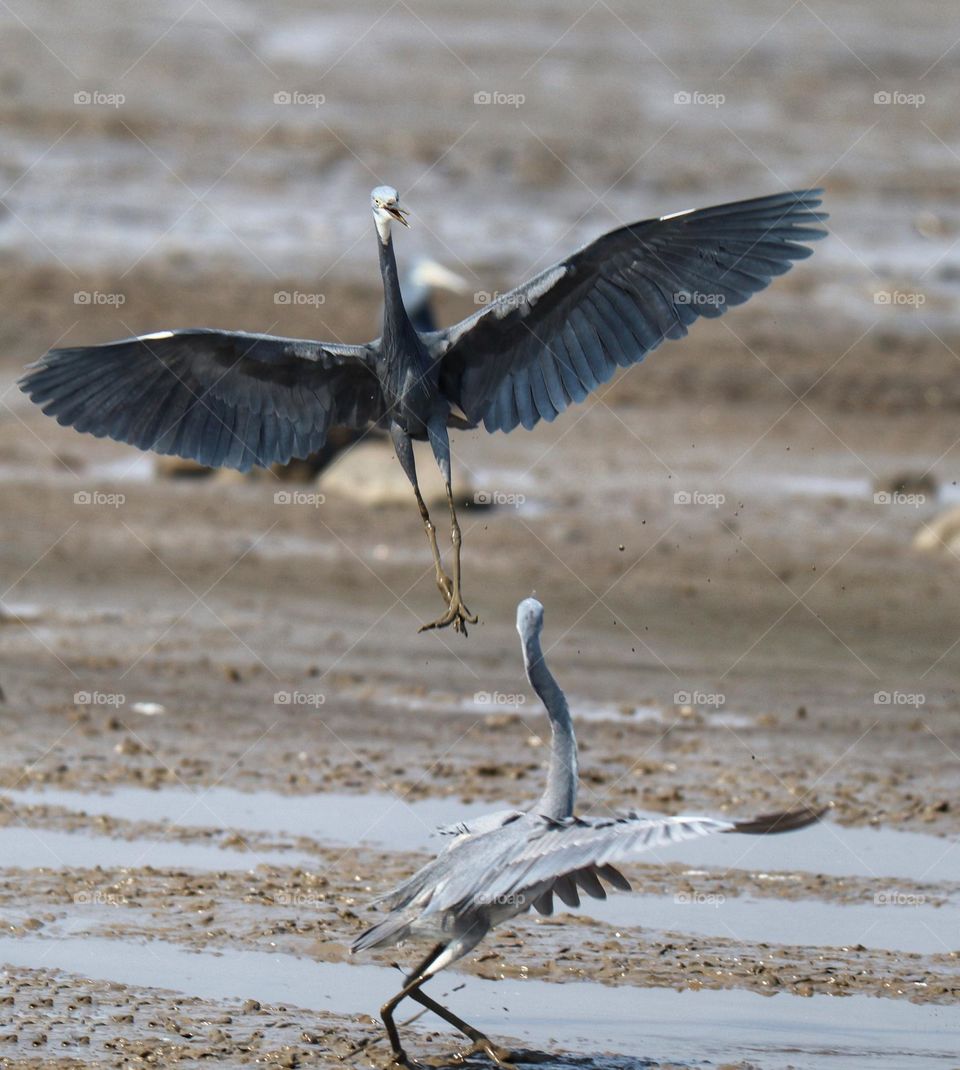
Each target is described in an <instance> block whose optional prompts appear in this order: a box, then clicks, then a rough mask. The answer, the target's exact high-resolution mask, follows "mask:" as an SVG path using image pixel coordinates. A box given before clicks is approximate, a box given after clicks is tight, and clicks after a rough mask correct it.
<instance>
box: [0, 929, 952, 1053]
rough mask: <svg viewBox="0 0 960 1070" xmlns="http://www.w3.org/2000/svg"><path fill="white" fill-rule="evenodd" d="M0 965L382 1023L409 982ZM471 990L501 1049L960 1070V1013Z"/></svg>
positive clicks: (489, 987) (24, 945) (168, 952)
mask: <svg viewBox="0 0 960 1070" xmlns="http://www.w3.org/2000/svg"><path fill="white" fill-rule="evenodd" d="M0 961H3V962H5V963H7V964H9V965H12V966H18V967H25V968H33V969H54V968H57V969H61V970H65V971H67V972H68V973H75V974H79V975H82V976H84V977H93V978H95V979H98V980H105V981H111V982H114V983H119V984H126V985H134V986H137V987H149V988H159V989H165V990H173V991H178V992H183V993H186V994H188V995H191V996H199V997H201V998H205V999H217V1000H221V999H230V1000H236V999H256V1000H259V1001H260V1002H262V1003H279V1004H282V1005H285V1006H287V1007H298V1008H302V1009H304V1010H308V1011H310V1010H313V1011H327V1012H330V1013H333V1014H341V1015H356V1014H361V1013H364V1014H374V1013H375V1012H376V1008H377V1007H378V1006H379V1005H380V1004H381V1003H382V1002H384V1001H385V1000H386V999H387V998H388V997H389V996H390V995H391V994H393V993H394V992H395V991H396V989H397V987H398V980H399V975H398V974H397V972H396V971H394V970H390V969H387V968H385V967H379V966H371V965H364V964H360V963H358V964H353V963H329V962H312V961H310V960H307V959H300V958H295V957H293V956H289V955H281V954H267V953H265V952H258V951H235V950H228V951H224V952H221V953H211V952H191V951H187V950H184V949H182V948H178V947H176V946H174V945H172V944H166V943H164V942H163V941H160V940H153V941H150V942H147V943H132V942H126V941H122V940H110V939H100V938H78V937H71V938H65V939H53V940H51V939H44V938H38V937H33V936H30V937H22V938H19V939H10V938H7V939H4V940H3V942H2V943H0ZM461 981H463V978H461V977H457V976H456V975H455V974H453V973H450V974H447V975H441V976H440V977H439V978H437V980H436V981H434V982H433V984H432V991H433V993H434V994H435V995H436V996H438V997H440V998H442V999H443V1001H444V1003H447V1004H449V1006H450V1008H451V1009H452V1010H453V1011H454V1012H457V1013H459V1014H461V1015H464V1016H466V1017H467V1018H468V1019H469V1020H470V1021H472V1022H474V1023H475V1024H476V1025H477V1026H478V1027H479V1028H481V1029H483V1030H485V1031H489V1032H490V1034H491V1035H492V1036H494V1037H504V1038H506V1037H511V1036H512V1037H516V1038H517V1039H519V1040H522V1041H523V1042H524V1043H526V1044H531V1045H536V1046H541V1045H545V1046H548V1047H551V1048H552V1047H563V1048H567V1049H572V1050H575V1051H581V1052H596V1051H603V1052H610V1051H611V1050H613V1051H617V1050H619V1051H620V1052H623V1053H626V1054H631V1055H634V1056H636V1055H638V1053H642V1054H643V1055H644V1056H645V1057H648V1058H654V1059H658V1060H671V1059H672V1060H678V1061H679V1060H686V1061H692V1060H703V1059H707V1060H711V1061H718V1060H724V1059H729V1058H730V1057H731V1056H733V1057H738V1058H739V1057H743V1056H747V1057H756V1056H762V1057H763V1059H764V1067H765V1068H769V1070H772V1068H774V1067H777V1068H785V1067H787V1066H797V1065H802V1066H803V1067H804V1070H847V1068H852V1067H858V1068H859V1067H862V1066H865V1065H868V1066H870V1067H872V1068H889V1070H914V1068H916V1070H920V1068H926V1067H955V1066H956V1045H957V1037H958V1035H960V1008H956V1007H942V1006H923V1005H916V1004H912V1003H909V1002H907V1001H905V1000H888V999H876V998H872V997H869V996H847V997H844V998H837V997H831V996H813V997H811V998H807V999H805V998H802V997H798V996H791V995H783V994H781V995H778V996H776V997H775V998H769V997H765V996H760V995H756V994H754V993H751V992H738V991H724V990H720V991H709V990H705V991H701V992H676V991H673V990H671V989H658V988H651V989H633V988H604V987H601V986H599V985H596V984H592V983H590V982H570V983H568V984H549V983H547V982H543V981H533V980H530V981H512V980H511V981H499V982H491V981H484V980H480V979H477V978H468V979H467V980H466V983H465V986H464V988H463V990H462V991H458V992H452V991H450V990H451V989H452V988H453V987H454V986H455V985H456V984H459V983H460V982H461ZM431 1025H432V1023H431Z"/></svg>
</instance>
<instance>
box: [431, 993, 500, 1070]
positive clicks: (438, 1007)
mask: <svg viewBox="0 0 960 1070" xmlns="http://www.w3.org/2000/svg"><path fill="white" fill-rule="evenodd" d="M410 998H411V999H412V1000H416V1002H417V1003H419V1004H420V1005H421V1006H422V1007H426V1008H427V1010H429V1011H433V1013H434V1014H435V1015H437V1017H438V1018H442V1019H443V1020H444V1021H445V1022H448V1023H449V1024H450V1025H452V1026H453V1028H454V1029H456V1030H458V1031H459V1032H461V1033H463V1035H464V1036H465V1037H467V1039H468V1040H472V1041H473V1046H472V1047H471V1048H469V1049H468V1050H467V1051H465V1052H461V1054H460V1056H459V1058H460V1059H461V1060H463V1059H466V1058H468V1057H469V1056H470V1055H473V1054H474V1053H475V1052H477V1053H479V1052H483V1054H485V1055H487V1056H488V1057H489V1058H490V1059H492V1060H493V1062H494V1063H495V1064H496V1065H497V1066H499V1067H501V1068H506V1070H512V1068H511V1064H510V1062H509V1059H510V1054H511V1053H510V1052H508V1051H504V1049H503V1048H501V1047H499V1046H498V1045H496V1044H494V1043H493V1041H492V1040H491V1039H490V1038H489V1037H488V1036H487V1035H486V1033H481V1032H480V1030H479V1029H477V1028H476V1027H475V1026H472V1025H470V1023H469V1022H465V1021H464V1020H463V1019H462V1018H458V1017H457V1016H456V1015H455V1014H454V1013H453V1011H451V1010H448V1009H447V1008H446V1007H444V1006H443V1004H442V1003H437V1001H436V1000H435V999H431V997H430V996H428V995H427V994H426V993H425V992H424V991H423V989H422V988H417V989H415V990H414V991H413V992H411V993H410ZM421 1013H422V1012H421Z"/></svg>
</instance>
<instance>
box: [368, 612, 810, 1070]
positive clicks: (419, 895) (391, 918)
mask: <svg viewBox="0 0 960 1070" xmlns="http://www.w3.org/2000/svg"><path fill="white" fill-rule="evenodd" d="M542 628H543V606H542V605H541V604H540V603H539V602H538V601H536V599H534V598H527V599H526V600H525V601H523V602H521V603H520V605H519V607H518V609H517V631H518V632H519V633H520V641H521V644H522V646H523V660H524V664H525V666H526V670H527V677H528V679H529V680H530V685H531V686H532V687H533V689H534V691H536V693H537V695H538V696H539V697H540V700H541V701H542V702H543V705H544V706H545V707H546V711H547V715H548V717H549V718H550V728H551V735H552V739H551V747H550V764H549V769H548V772H547V785H546V790H545V791H544V793H543V795H542V796H541V797H540V799H539V801H538V802H537V803H536V805H535V806H533V807H532V808H531V809H530V810H505V811H501V812H498V813H494V814H489V815H487V816H485V817H481V818H479V819H478V820H476V821H471V822H470V823H469V824H461V825H456V826H452V827H451V828H447V829H442V830H441V831H442V832H445V833H446V834H448V835H451V836H452V837H453V839H452V840H451V842H450V843H449V845H448V846H447V847H446V848H445V849H444V850H443V851H442V852H441V853H440V854H439V855H438V856H437V857H436V858H435V859H434V860H433V861H432V862H429V863H427V865H425V866H424V867H423V868H422V869H420V870H418V872H416V873H415V874H414V875H413V876H412V877H411V878H410V879H409V880H407V881H405V882H404V883H403V884H401V885H400V886H399V887H398V888H395V889H394V890H393V891H392V892H388V893H387V894H386V895H384V896H381V897H380V898H379V899H378V900H376V901H377V902H379V903H383V904H385V905H386V906H387V908H388V909H389V914H388V915H387V917H386V918H385V919H384V920H383V921H381V922H379V923H378V924H377V925H374V926H373V927H372V928H370V929H368V930H367V931H366V932H365V933H363V934H362V935H361V936H359V937H358V938H357V940H356V941H355V942H354V944H353V951H355V952H356V951H364V950H366V949H367V948H375V947H390V946H392V945H394V944H398V943H400V942H402V941H405V940H423V941H429V942H430V943H432V944H433V948H432V950H431V951H430V953H429V954H428V955H427V957H426V958H425V959H423V961H422V962H420V963H419V965H417V966H416V967H415V969H414V970H413V971H412V972H411V973H410V974H409V975H408V976H407V978H406V983H405V984H404V986H403V988H402V989H401V990H400V991H399V992H398V993H397V994H396V996H394V997H393V998H392V999H391V1000H389V1001H388V1002H387V1003H386V1004H384V1006H383V1008H382V1009H381V1015H382V1017H383V1024H384V1027H385V1028H386V1031H387V1036H388V1037H389V1040H390V1044H391V1047H392V1048H393V1055H394V1061H395V1062H396V1063H398V1064H400V1065H402V1066H410V1065H412V1064H411V1063H410V1062H409V1061H408V1059H407V1056H406V1054H405V1052H404V1050H403V1046H402V1044H401V1043H400V1037H399V1033H398V1032H397V1027H396V1024H395V1023H394V1020H393V1014H394V1011H395V1010H396V1008H397V1005H398V1004H399V1003H400V1002H401V1001H402V1000H404V999H406V998H410V999H413V1000H415V1001H416V1002H418V1003H420V1004H421V1005H422V1006H424V1007H426V1008H428V1009H429V1010H431V1011H433V1012H435V1013H436V1014H437V1015H439V1016H440V1017H441V1018H443V1019H444V1020H445V1021H447V1022H448V1023H449V1024H450V1025H452V1026H453V1027H454V1028H455V1029H457V1030H458V1031H460V1032H461V1033H463V1034H464V1035H465V1036H466V1037H467V1038H468V1039H469V1040H471V1041H472V1042H473V1049H472V1050H474V1051H477V1052H484V1053H485V1054H486V1055H488V1056H489V1057H490V1058H491V1059H493V1061H494V1062H495V1063H497V1065H499V1066H509V1059H510V1054H509V1053H508V1052H505V1051H503V1050H502V1049H501V1048H500V1047H498V1046H497V1045H495V1044H494V1043H493V1042H492V1041H491V1040H490V1039H489V1038H488V1037H486V1036H485V1035H484V1034H483V1033H481V1032H480V1030H478V1029H475V1028H474V1027H473V1026H471V1025H469V1024H468V1023H466V1022H464V1021H463V1020H462V1019H461V1018H458V1017H457V1016H456V1015H455V1014H453V1013H451V1012H450V1011H449V1010H447V1009H446V1008H445V1007H443V1006H441V1005H440V1004H439V1003H437V1002H436V1001H435V1000H433V999H431V998H430V997H429V996H426V995H425V994H424V993H423V992H422V991H421V989H422V986H423V984H424V983H425V982H426V981H427V980H429V978H431V977H432V976H433V975H434V974H436V973H437V972H438V971H440V970H442V969H443V968H444V967H445V966H449V965H450V964H451V963H453V962H456V961H457V959H459V958H462V957H463V956H464V955H466V954H467V953H468V952H469V951H471V950H472V949H473V948H474V947H476V945H477V944H478V943H480V941H481V940H482V939H483V938H484V937H485V936H486V935H487V933H488V932H489V931H490V930H491V929H493V928H494V927H495V926H497V925H499V924H501V923H502V922H504V921H507V920H509V919H510V918H513V917H516V915H518V914H523V913H525V912H527V911H529V910H530V908H531V907H532V908H533V909H534V910H536V911H538V912H539V913H541V914H551V913H552V912H553V897H554V895H557V896H559V898H560V899H561V900H562V901H563V902H564V903H566V904H567V906H574V907H575V906H579V905H580V898H579V892H578V889H579V890H581V891H584V892H586V894H587V895H589V896H592V897H594V898H596V899H605V898H606V891H605V889H604V887H603V883H602V882H604V881H605V882H606V883H607V884H609V885H611V886H612V887H614V888H619V889H621V890H624V891H629V890H630V885H629V883H628V882H627V879H626V878H625V877H624V876H623V874H622V873H621V872H620V871H619V870H618V869H616V868H615V865H614V864H615V863H618V862H626V861H629V860H630V859H633V858H635V857H636V856H638V855H640V854H642V853H643V852H645V851H650V850H653V849H655V848H659V847H665V846H668V845H669V844H672V843H679V842H680V841H682V840H688V839H692V838H694V837H698V836H709V835H712V834H713V833H719V832H740V833H749V834H753V835H758V834H768V833H777V832H791V831H793V830H795V829H801V828H804V827H806V826H807V825H810V824H812V823H813V822H815V821H816V820H817V819H818V818H819V817H820V816H821V813H822V811H814V810H811V809H808V808H799V809H796V810H793V811H791V812H784V813H779V814H770V815H768V816H766V817H759V818H755V819H753V820H750V821H730V820H727V819H723V818H713V817H693V816H683V817H645V816H642V815H640V814H637V813H635V812H629V813H624V814H620V815H617V816H614V817H578V816H575V815H574V809H575V805H576V799H577V781H578V775H579V774H578V765H577V742H576V738H575V736H574V731H573V723H572V721H571V718H570V710H569V708H568V707H567V700H566V696H565V695H564V693H563V691H561V689H560V686H559V684H558V683H557V681H556V680H555V679H554V677H553V675H552V674H551V672H550V670H549V669H548V668H547V665H546V662H545V660H544V656H543V650H542V648H541V646H540V633H541V630H542Z"/></svg>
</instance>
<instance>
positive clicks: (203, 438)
mask: <svg viewBox="0 0 960 1070" xmlns="http://www.w3.org/2000/svg"><path fill="white" fill-rule="evenodd" d="M819 205H820V191H819V190H800V191H797V192H791V193H780V194H775V195H773V196H770V197H760V198H756V199H754V200H747V201H738V202H736V203H733V204H725V205H719V206H717V207H713V208H705V209H700V210H697V211H688V212H681V213H677V214H674V215H670V216H663V217H660V218H658V219H649V220H646V221H643V222H639V223H633V224H630V225H629V226H626V227H621V228H620V229H619V230H614V231H611V232H610V233H608V234H605V235H603V236H602V237H600V238H598V239H597V240H596V241H594V242H591V243H590V244H589V245H587V246H585V247H584V248H582V249H580V250H579V251H578V252H575V253H573V254H572V255H570V256H568V257H566V258H565V259H564V260H561V261H560V262H559V263H557V264H555V265H553V267H550V268H548V269H547V270H546V271H544V272H541V273H540V274H539V275H538V276H536V277H535V278H533V279H531V280H530V281H529V282H527V283H525V284H524V285H522V286H519V287H517V288H516V289H515V290H512V291H510V292H509V293H507V294H504V295H502V296H501V297H499V298H498V299H497V300H495V301H492V302H491V303H489V304H487V305H485V306H484V307H483V308H482V309H480V310H479V311H477V312H476V313H474V314H473V315H472V316H469V317H468V318H467V319H465V320H463V322H461V323H459V324H457V325H456V326H453V327H450V328H447V329H444V330H435V331H422V330H418V329H417V327H416V326H415V325H414V323H412V322H411V318H410V315H409V313H408V310H407V308H406V307H405V306H404V302H403V298H402V295H401V289H400V284H399V281H398V276H397V263H396V259H395V256H394V249H393V240H392V235H391V228H390V224H391V221H395V222H400V223H403V224H404V225H405V226H406V225H408V224H407V221H406V219H405V217H404V214H403V212H402V210H401V209H400V204H399V195H398V194H397V192H396V190H394V189H392V188H391V187H389V186H379V187H377V188H376V189H375V190H374V191H373V193H372V194H371V206H372V209H373V214H374V220H375V222H376V226H377V234H378V238H379V241H378V249H379V254H380V270H381V276H382V280H383V288H384V313H383V329H382V332H381V335H380V337H379V338H377V339H375V340H374V341H372V342H369V343H367V344H366V345H341V344H334V343H327V342H313V341H305V340H298V339H291V338H275V337H271V336H268V335H259V334H246V333H243V332H239V331H221V330H211V329H194V330H176V331H159V332H156V333H154V334H147V335H140V336H138V337H134V338H127V339H123V340H122V341H119V342H111V343H108V344H106V345H97V346H75V347H70V348H66V349H53V350H50V352H48V353H47V354H46V355H45V356H44V357H42V358H41V359H40V360H39V361H37V362H36V363H35V364H32V365H30V367H29V368H28V370H27V374H26V375H25V376H24V377H23V378H22V379H21V380H20V386H21V389H22V390H24V391H25V392H26V393H27V394H28V395H29V396H30V397H31V398H32V399H33V400H34V401H35V402H36V403H37V404H38V405H40V406H41V407H42V408H43V411H44V412H45V413H47V414H49V415H50V416H53V417H55V418H56V419H57V421H58V422H59V423H61V424H65V425H70V426H73V427H75V428H77V429H78V430H80V431H86V432H89V433H90V434H93V435H96V436H98V437H103V436H107V437H110V438H113V439H116V440H118V441H120V442H127V443H130V444H131V445H134V446H137V447H139V448H140V449H152V450H154V451H155V452H157V453H173V454H177V455H179V456H181V457H186V458H189V459H191V460H194V461H198V462H199V463H200V464H203V465H208V466H211V467H218V466H221V465H225V466H227V467H231V468H237V469H239V470H241V471H245V470H247V469H249V468H250V467H252V466H253V465H264V466H267V465H271V464H274V463H280V464H285V463H287V462H288V461H289V460H290V459H291V458H294V457H306V456H308V455H309V454H311V453H314V452H316V451H317V450H319V449H320V448H321V447H322V446H323V443H324V441H325V439H326V436H327V434H328V432H329V430H330V428H331V427H335V426H343V427H347V428H352V429H360V428H364V427H366V426H369V425H377V426H380V427H383V428H387V429H389V431H390V433H391V436H392V438H393V442H394V445H395V447H396V450H397V456H398V458H399V460H400V462H401V464H402V465H403V467H404V470H405V472H406V473H407V475H408V477H409V478H410V481H411V483H412V484H413V486H414V490H415V491H416V493H417V495H418V505H419V507H420V512H421V517H422V519H423V522H424V525H425V528H426V530H427V533H428V535H429V536H430V538H431V550H432V552H433V555H434V565H435V569H436V581H437V586H438V587H439V588H440V590H441V593H442V594H443V596H444V598H445V599H446V601H447V603H448V611H447V613H446V614H445V615H444V616H443V617H442V618H440V619H439V620H437V621H435V622H434V624H433V625H431V626H440V627H442V626H445V625H447V624H451V623H453V624H454V626H455V627H456V628H457V629H458V630H463V631H465V630H466V628H465V624H466V623H467V622H472V621H473V620H475V619H476V618H474V617H472V616H471V615H470V613H469V611H468V610H467V609H466V606H465V605H464V604H463V601H462V598H461V594H460V583H459V556H460V532H459V527H458V524H457V519H456V511H455V509H454V505H453V497H452V490H450V448H449V441H448V434H447V429H448V427H460V428H470V427H475V426H479V425H482V426H483V427H485V428H486V429H487V430H488V431H497V430H501V431H510V430H512V429H513V428H515V427H517V426H519V425H522V426H523V427H525V428H532V427H534V426H535V425H536V424H537V423H538V422H539V421H540V420H548V421H549V420H553V419H554V418H555V417H556V416H557V415H558V414H559V413H561V412H563V411H564V410H565V409H566V408H567V407H568V406H569V405H571V404H573V403H574V402H578V401H583V399H584V398H585V397H586V396H587V395H588V394H589V393H590V392H591V391H592V390H594V389H595V388H596V387H597V386H599V385H600V384H601V383H604V382H606V381H607V380H609V379H610V378H611V376H612V375H613V374H614V372H615V371H616V369H617V368H618V367H627V366H628V365H631V364H635V363H637V362H638V361H641V360H643V358H644V357H645V356H646V354H647V353H649V352H651V351H652V350H654V349H656V348H657V346H659V345H660V344H661V342H663V341H664V340H667V339H676V338H681V337H683V336H684V335H685V334H686V333H687V329H688V327H689V326H690V325H691V324H692V323H693V322H694V320H696V319H697V318H698V317H699V316H707V317H712V316H719V315H720V314H721V313H723V312H724V311H725V310H726V309H727V308H728V307H730V306H732V305H737V304H740V303H741V302H743V301H745V300H747V298H748V297H749V296H750V295H751V294H753V293H755V292H756V291H758V290H762V289H763V288H764V287H765V286H767V285H768V284H769V283H770V281H771V280H772V279H773V278H774V277H775V276H777V275H781V274H783V273H784V272H785V271H788V270H789V269H790V267H791V266H792V264H793V262H794V261H795V260H800V259H803V258H804V257H807V256H809V255H810V252H811V250H810V248H808V243H809V242H812V241H814V240H816V239H818V238H822V237H823V236H824V234H825V231H824V230H823V229H821V228H820V227H819V226H818V225H817V224H819V223H820V222H822V221H823V220H824V219H826V216H825V215H824V214H823V213H820V212H819V211H817V209H818V207H819ZM418 439H419V440H427V441H429V442H430V445H431V448H432V450H433V453H434V456H435V458H436V460H437V463H438V465H439V467H440V469H441V472H442V474H443V477H444V481H445V483H446V484H447V487H448V495H447V496H448V502H449V506H450V509H451V535H452V541H453V544H454V574H453V578H452V580H451V579H450V578H449V577H447V576H446V574H445V573H444V572H443V569H442V565H441V562H440V558H439V552H438V550H437V549H436V545H435V543H436V540H435V536H434V533H433V528H432V525H431V523H430V520H429V516H428V514H427V512H426V507H425V506H424V505H423V503H422V500H421V499H420V498H419V490H418V488H417V476H416V468H415V465H414V460H413V450H412V447H411V441H412V440H418Z"/></svg>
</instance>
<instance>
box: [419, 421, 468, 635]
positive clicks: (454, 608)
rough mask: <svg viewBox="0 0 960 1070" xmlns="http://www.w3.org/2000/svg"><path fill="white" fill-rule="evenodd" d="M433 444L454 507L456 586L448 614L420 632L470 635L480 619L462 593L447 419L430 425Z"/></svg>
mask: <svg viewBox="0 0 960 1070" xmlns="http://www.w3.org/2000/svg"><path fill="white" fill-rule="evenodd" d="M428 431H429V434H430V445H431V446H432V447H433V455H434V457H436V459H437V464H438V465H439V466H440V472H441V473H442V475H443V482H444V485H445V486H446V488H447V504H448V505H449V506H450V541H451V544H452V546H453V584H452V589H451V591H450V597H449V599H448V602H449V604H448V606H447V611H446V613H444V614H443V615H442V616H441V617H438V618H437V619H436V620H435V621H433V622H432V623H431V624H424V625H423V627H422V628H421V629H420V631H422V632H423V631H427V630H428V629H430V628H446V627H447V626H448V625H450V624H452V625H453V628H454V631H457V632H463V634H464V635H466V634H467V625H468V624H476V623H477V620H478V619H479V618H478V617H477V616H476V614H473V613H471V612H470V610H469V609H467V606H466V604H465V602H464V601H463V596H462V594H461V592H460V547H461V544H462V542H463V537H462V535H461V532H460V521H459V520H458V519H457V507H456V506H455V505H454V502H453V487H452V485H451V476H450V440H449V438H448V437H447V424H446V417H445V416H444V417H443V418H442V419H433V420H431V421H430V424H429V426H428Z"/></svg>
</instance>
